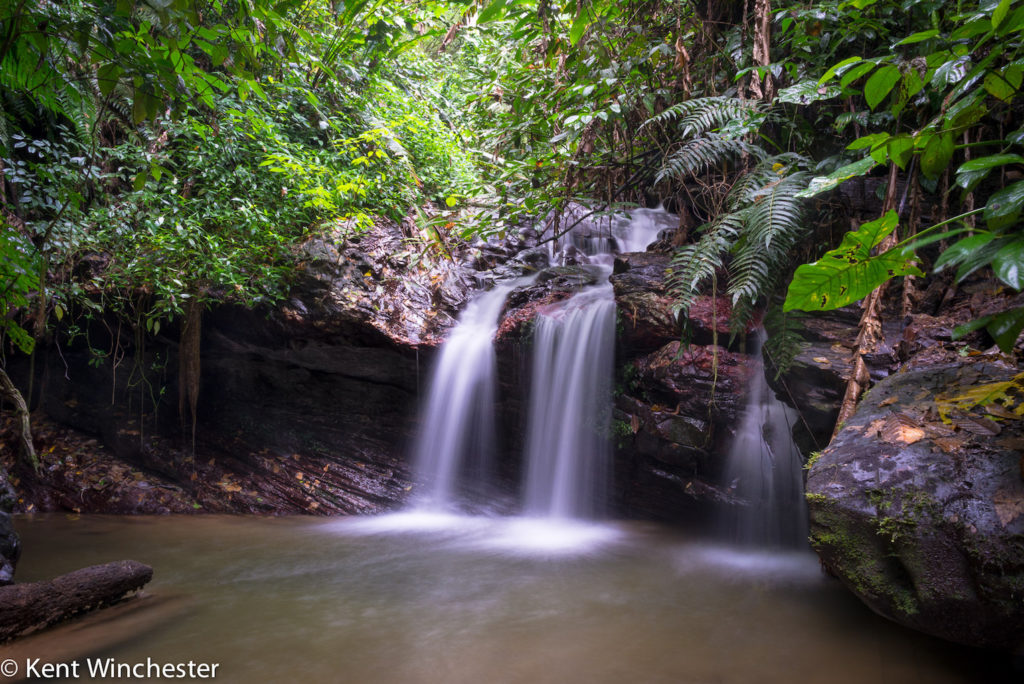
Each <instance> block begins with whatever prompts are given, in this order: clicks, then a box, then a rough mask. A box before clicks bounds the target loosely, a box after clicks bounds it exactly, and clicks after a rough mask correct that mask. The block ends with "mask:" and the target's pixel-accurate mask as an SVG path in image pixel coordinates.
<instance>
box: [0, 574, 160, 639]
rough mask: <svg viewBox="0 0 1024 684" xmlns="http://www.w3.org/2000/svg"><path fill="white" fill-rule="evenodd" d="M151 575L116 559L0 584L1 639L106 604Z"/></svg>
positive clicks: (26, 632) (133, 589) (130, 590)
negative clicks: (57, 574) (47, 577)
mask: <svg viewBox="0 0 1024 684" xmlns="http://www.w3.org/2000/svg"><path fill="white" fill-rule="evenodd" d="M151 579H153V568H151V567H149V566H148V565H143V564H142V563H139V562H136V561H116V562H113V563H106V564H105V565H94V566H92V567H89V568H83V569H81V570H75V571H74V572H69V573H68V574H66V575H61V576H60V577H58V578H56V579H53V580H50V581H49V582H30V583H26V584H12V585H10V586H6V587H0V642H4V641H7V640H9V639H12V638H14V637H16V636H21V635H24V634H28V633H29V632H34V631H36V630H39V629H43V628H45V627H49V626H50V625H54V624H57V623H58V622H62V621H64V620H67V619H68V618H71V617H74V616H76V615H79V614H81V613H84V612H87V611H89V610H93V609H96V608H101V607H103V606H108V605H111V604H113V603H116V602H117V601H119V600H121V598H123V597H124V595H125V594H128V593H129V592H133V591H136V590H138V589H140V588H142V586H144V585H145V584H146V583H147V582H149V581H150V580H151Z"/></svg>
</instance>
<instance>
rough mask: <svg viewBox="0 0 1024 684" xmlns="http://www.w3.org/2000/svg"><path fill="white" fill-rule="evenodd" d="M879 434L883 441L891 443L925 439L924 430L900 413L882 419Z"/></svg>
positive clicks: (909, 442)
mask: <svg viewBox="0 0 1024 684" xmlns="http://www.w3.org/2000/svg"><path fill="white" fill-rule="evenodd" d="M879 434H880V436H881V437H882V441H883V442H888V443H890V444H913V443H915V442H920V441H921V440H922V439H924V430H922V429H921V428H920V427H919V426H917V425H915V424H913V422H911V421H910V420H909V419H908V418H907V417H906V416H902V415H898V414H897V415H892V416H889V417H888V418H886V419H885V420H884V421H882V426H881V430H880V432H879Z"/></svg>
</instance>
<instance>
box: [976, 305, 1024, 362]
mask: <svg viewBox="0 0 1024 684" xmlns="http://www.w3.org/2000/svg"><path fill="white" fill-rule="evenodd" d="M985 329H986V330H988V333H989V334H990V335H991V336H992V339H993V340H995V341H996V344H998V345H999V349H1001V350H1002V351H1003V352H1005V353H1009V352H1010V350H1012V349H1013V345H1014V344H1015V343H1016V342H1017V338H1018V337H1019V336H1020V331H1021V329H1024V307H1020V308H1016V309H1010V310H1009V311H1004V312H1003V313H1001V314H997V315H995V316H993V317H992V322H991V323H989V324H988V325H987V326H985Z"/></svg>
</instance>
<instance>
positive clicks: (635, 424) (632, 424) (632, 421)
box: [629, 413, 640, 435]
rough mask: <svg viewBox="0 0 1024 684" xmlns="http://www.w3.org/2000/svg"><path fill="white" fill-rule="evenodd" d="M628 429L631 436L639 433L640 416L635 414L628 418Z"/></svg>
mask: <svg viewBox="0 0 1024 684" xmlns="http://www.w3.org/2000/svg"><path fill="white" fill-rule="evenodd" d="M629 429H630V430H632V431H633V434H634V435H635V434H636V433H638V432H640V416H638V415H636V414H635V413H634V414H633V415H631V416H630V417H629Z"/></svg>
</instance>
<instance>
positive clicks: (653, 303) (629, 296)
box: [610, 253, 682, 356]
mask: <svg viewBox="0 0 1024 684" xmlns="http://www.w3.org/2000/svg"><path fill="white" fill-rule="evenodd" d="M669 261H670V258H669V257H668V256H667V255H663V254H654V253H641V254H623V255H620V256H619V257H617V258H616V259H615V265H614V272H613V274H612V276H611V277H610V280H611V283H612V287H613V288H614V289H615V306H616V309H617V310H618V316H619V332H618V345H619V354H620V356H623V355H627V356H632V355H635V354H647V353H650V352H652V351H654V350H655V349H658V348H659V347H661V346H663V345H665V344H667V343H669V342H671V341H672V340H678V339H679V338H680V335H681V333H682V328H681V326H680V325H679V322H678V318H677V317H676V313H675V309H674V307H675V301H674V299H673V298H672V297H671V296H669V294H668V292H667V291H666V288H665V269H666V268H667V267H668V264H669Z"/></svg>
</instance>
